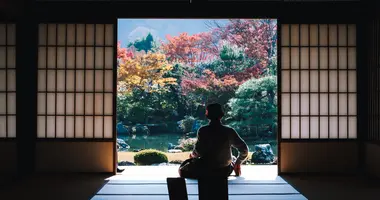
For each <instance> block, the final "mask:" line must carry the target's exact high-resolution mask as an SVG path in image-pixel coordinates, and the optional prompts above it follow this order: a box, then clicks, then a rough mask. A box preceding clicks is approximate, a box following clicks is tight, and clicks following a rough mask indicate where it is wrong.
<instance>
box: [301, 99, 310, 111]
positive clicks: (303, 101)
mask: <svg viewBox="0 0 380 200" xmlns="http://www.w3.org/2000/svg"><path fill="white" fill-rule="evenodd" d="M301 115H309V94H301Z"/></svg>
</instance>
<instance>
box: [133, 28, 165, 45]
mask: <svg viewBox="0 0 380 200" xmlns="http://www.w3.org/2000/svg"><path fill="white" fill-rule="evenodd" d="M149 33H150V34H152V36H153V38H154V40H156V41H157V40H158V39H159V38H160V37H159V35H158V32H157V30H155V29H150V28H147V27H143V26H139V27H137V28H135V29H133V30H132V31H131V32H130V33H129V35H128V43H129V42H133V41H135V40H137V39H142V38H145V37H146V36H147V35H148V34H149Z"/></svg>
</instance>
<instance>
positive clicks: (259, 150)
mask: <svg viewBox="0 0 380 200" xmlns="http://www.w3.org/2000/svg"><path fill="white" fill-rule="evenodd" d="M254 148H255V151H254V152H253V154H252V158H251V162H253V163H255V164H271V163H273V162H274V159H275V157H274V154H273V151H272V147H271V145H270V144H258V145H255V147H254Z"/></svg>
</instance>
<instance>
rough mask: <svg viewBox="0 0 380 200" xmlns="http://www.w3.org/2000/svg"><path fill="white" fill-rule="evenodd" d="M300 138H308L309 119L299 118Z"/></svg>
mask: <svg viewBox="0 0 380 200" xmlns="http://www.w3.org/2000/svg"><path fill="white" fill-rule="evenodd" d="M301 138H303V139H308V138H309V117H301Z"/></svg>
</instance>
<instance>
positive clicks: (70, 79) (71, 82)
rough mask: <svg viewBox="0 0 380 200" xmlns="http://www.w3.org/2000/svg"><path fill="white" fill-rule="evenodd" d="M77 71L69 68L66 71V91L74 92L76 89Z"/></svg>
mask: <svg viewBox="0 0 380 200" xmlns="http://www.w3.org/2000/svg"><path fill="white" fill-rule="evenodd" d="M75 79H76V78H75V71H74V70H67V71H66V91H68V92H74V90H75Z"/></svg>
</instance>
